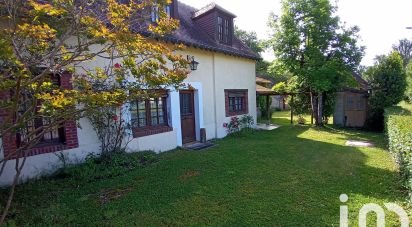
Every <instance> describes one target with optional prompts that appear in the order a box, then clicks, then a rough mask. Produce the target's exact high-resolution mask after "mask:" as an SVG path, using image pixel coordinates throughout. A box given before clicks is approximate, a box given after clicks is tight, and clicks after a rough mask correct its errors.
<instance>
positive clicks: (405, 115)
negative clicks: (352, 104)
mask: <svg viewBox="0 0 412 227" xmlns="http://www.w3.org/2000/svg"><path fill="white" fill-rule="evenodd" d="M411 122H412V115H411V113H410V111H408V110H406V109H403V108H402V107H399V106H397V107H390V108H387V109H385V130H386V133H387V139H388V145H389V151H390V152H391V154H392V155H393V157H394V158H395V160H396V162H397V163H398V165H399V169H400V174H401V177H402V180H403V182H404V185H405V187H406V189H407V190H408V193H409V201H410V202H412V124H411Z"/></svg>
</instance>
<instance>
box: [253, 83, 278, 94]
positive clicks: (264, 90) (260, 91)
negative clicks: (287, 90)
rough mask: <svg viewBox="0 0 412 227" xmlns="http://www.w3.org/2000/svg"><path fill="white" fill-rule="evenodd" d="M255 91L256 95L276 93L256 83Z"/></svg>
mask: <svg viewBox="0 0 412 227" xmlns="http://www.w3.org/2000/svg"><path fill="white" fill-rule="evenodd" d="M256 93H257V94H258V95H276V94H277V93H276V92H274V91H272V90H271V89H269V88H266V87H263V86H261V85H259V84H256Z"/></svg>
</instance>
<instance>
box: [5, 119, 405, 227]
mask: <svg viewBox="0 0 412 227" xmlns="http://www.w3.org/2000/svg"><path fill="white" fill-rule="evenodd" d="M347 139H363V140H364V139H367V140H370V141H373V142H374V143H375V144H376V147H374V148H354V147H346V146H344V143H345V141H346V140H347ZM382 141H384V138H383V135H382V134H374V133H363V132H358V131H344V130H338V129H334V128H326V129H316V128H311V127H308V126H290V125H285V126H282V127H280V128H279V129H276V130H274V131H260V132H253V133H250V134H245V135H241V136H240V137H229V138H226V139H224V140H219V141H217V142H216V143H217V146H215V147H213V148H210V149H208V150H206V151H197V152H193V151H183V150H176V151H172V152H166V153H164V154H161V155H160V156H159V159H158V161H157V162H155V163H153V164H150V165H147V166H145V167H142V168H137V169H133V170H131V171H129V172H125V173H124V174H122V175H120V176H116V177H106V178H99V179H95V180H92V181H89V180H81V179H80V180H73V179H72V178H70V177H68V178H62V179H55V180H41V181H38V182H34V183H30V184H25V185H22V186H20V187H19V188H18V191H17V196H16V200H15V203H14V206H13V209H12V213H11V215H10V219H11V220H12V221H13V222H15V223H17V225H68V224H72V225H104V226H107V225H109V226H111V225H118V226H123V225H141V226H155V225H185V226H186V225H193V226H195V225H196V226H197V225H224V226H244V225H275V226H325V225H334V226H338V225H339V206H340V205H342V204H343V203H341V202H340V201H339V195H340V194H342V193H346V194H347V195H348V196H349V201H348V202H347V203H345V205H348V207H349V212H350V213H349V219H350V224H351V226H352V225H354V224H356V225H357V218H358V217H357V212H358V211H359V209H360V207H361V206H362V205H363V204H365V203H371V202H373V203H377V204H380V205H382V204H383V203H384V202H396V203H399V204H403V201H404V198H405V195H404V194H403V192H402V190H401V188H400V187H399V182H398V180H399V178H398V173H397V169H396V167H395V165H394V163H393V161H392V159H391V157H390V155H389V154H388V153H387V151H386V150H385V149H384V144H383V142H382ZM76 179H77V178H76ZM0 195H1V193H0ZM3 196H4V195H3ZM0 198H1V196H0ZM386 219H387V224H388V226H392V225H395V224H396V223H397V219H396V217H395V216H394V215H393V214H390V213H387V217H386Z"/></svg>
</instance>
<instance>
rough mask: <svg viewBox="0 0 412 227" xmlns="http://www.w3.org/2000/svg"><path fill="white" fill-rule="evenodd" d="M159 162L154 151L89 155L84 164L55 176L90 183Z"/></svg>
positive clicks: (63, 169) (64, 170)
mask: <svg viewBox="0 0 412 227" xmlns="http://www.w3.org/2000/svg"><path fill="white" fill-rule="evenodd" d="M157 160H158V155H157V154H156V153H154V152H152V151H142V152H136V153H132V154H128V153H125V152H122V153H112V154H110V155H108V154H106V155H102V156H98V155H95V154H89V155H88V157H87V158H86V161H85V163H84V164H82V165H76V166H71V167H66V168H62V169H61V170H60V171H58V172H57V173H56V174H55V178H71V179H73V180H75V181H86V182H90V181H94V180H98V179H105V178H112V177H115V176H120V175H123V174H125V173H127V172H129V171H132V170H134V169H137V168H141V167H143V166H146V165H149V164H151V163H154V162H156V161H157Z"/></svg>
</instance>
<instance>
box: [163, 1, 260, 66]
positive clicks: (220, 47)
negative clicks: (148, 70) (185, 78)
mask: <svg viewBox="0 0 412 227" xmlns="http://www.w3.org/2000/svg"><path fill="white" fill-rule="evenodd" d="M215 7H217V5H216V4H215ZM219 7H220V6H219ZM220 8H221V7H220ZM197 11H198V10H197V9H196V8H193V7H191V6H189V5H186V4H184V3H182V2H178V13H179V16H178V19H179V20H180V27H179V28H178V29H177V30H176V31H174V32H173V34H171V35H168V36H166V40H168V41H171V42H175V43H183V44H185V45H186V46H191V47H196V48H200V49H204V50H210V51H216V52H220V53H224V54H228V55H233V56H238V57H244V58H249V59H253V60H258V59H260V57H259V56H258V55H257V54H256V53H254V52H253V51H252V50H251V49H250V48H249V47H247V46H246V45H245V44H243V43H242V42H241V41H240V40H239V39H238V38H236V37H233V43H232V45H231V46H229V45H224V44H220V43H218V42H216V41H215V40H214V39H213V38H212V37H211V36H210V35H209V34H207V33H206V32H205V31H203V30H202V29H201V28H200V27H199V26H198V25H196V24H195V22H194V21H193V19H192V15H193V13H195V12H197Z"/></svg>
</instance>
